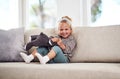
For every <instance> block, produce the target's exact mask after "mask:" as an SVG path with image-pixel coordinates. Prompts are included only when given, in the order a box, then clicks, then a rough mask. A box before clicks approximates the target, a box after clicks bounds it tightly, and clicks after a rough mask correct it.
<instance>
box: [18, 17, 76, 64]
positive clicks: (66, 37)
mask: <svg viewBox="0 0 120 79" xmlns="http://www.w3.org/2000/svg"><path fill="white" fill-rule="evenodd" d="M51 40H52V41H53V42H56V43H57V44H58V46H54V47H52V48H51V50H48V49H47V48H45V47H39V48H37V49H35V50H34V51H33V52H32V54H30V55H26V54H25V53H20V55H21V57H22V58H23V59H24V61H25V62H26V63H30V62H31V61H32V60H33V59H34V57H37V58H38V59H39V61H40V63H41V64H46V63H68V62H70V58H71V57H72V56H73V53H72V51H73V49H74V48H75V46H76V41H75V39H74V37H73V36H72V20H71V18H69V17H68V16H63V17H62V18H61V19H60V20H59V22H58V37H54V38H52V39H51Z"/></svg>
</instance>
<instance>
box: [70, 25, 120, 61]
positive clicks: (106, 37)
mask: <svg viewBox="0 0 120 79" xmlns="http://www.w3.org/2000/svg"><path fill="white" fill-rule="evenodd" d="M74 36H75V38H76V40H77V47H76V49H75V51H74V53H75V55H74V56H73V58H72V60H71V61H72V62H120V26H117V25H113V26H101V27H78V28H75V29H74Z"/></svg>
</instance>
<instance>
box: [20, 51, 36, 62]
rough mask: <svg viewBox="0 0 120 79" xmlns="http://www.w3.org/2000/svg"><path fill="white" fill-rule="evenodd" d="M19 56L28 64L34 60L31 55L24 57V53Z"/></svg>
mask: <svg viewBox="0 0 120 79" xmlns="http://www.w3.org/2000/svg"><path fill="white" fill-rule="evenodd" d="M20 55H21V57H22V58H23V59H24V61H25V62H26V63H30V62H31V61H32V60H33V59H34V56H33V55H32V54H30V55H26V54H25V53H20Z"/></svg>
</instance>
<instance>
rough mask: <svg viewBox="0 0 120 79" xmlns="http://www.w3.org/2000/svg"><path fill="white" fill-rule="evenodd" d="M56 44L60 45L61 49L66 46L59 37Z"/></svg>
mask: <svg viewBox="0 0 120 79" xmlns="http://www.w3.org/2000/svg"><path fill="white" fill-rule="evenodd" d="M57 44H58V45H59V46H60V48H62V49H63V50H64V49H65V48H66V47H65V45H64V44H63V43H62V40H61V39H59V40H58V42H57Z"/></svg>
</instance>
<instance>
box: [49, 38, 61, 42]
mask: <svg viewBox="0 0 120 79" xmlns="http://www.w3.org/2000/svg"><path fill="white" fill-rule="evenodd" d="M51 40H52V41H53V42H58V41H59V38H56V37H54V38H52V39H51Z"/></svg>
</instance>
